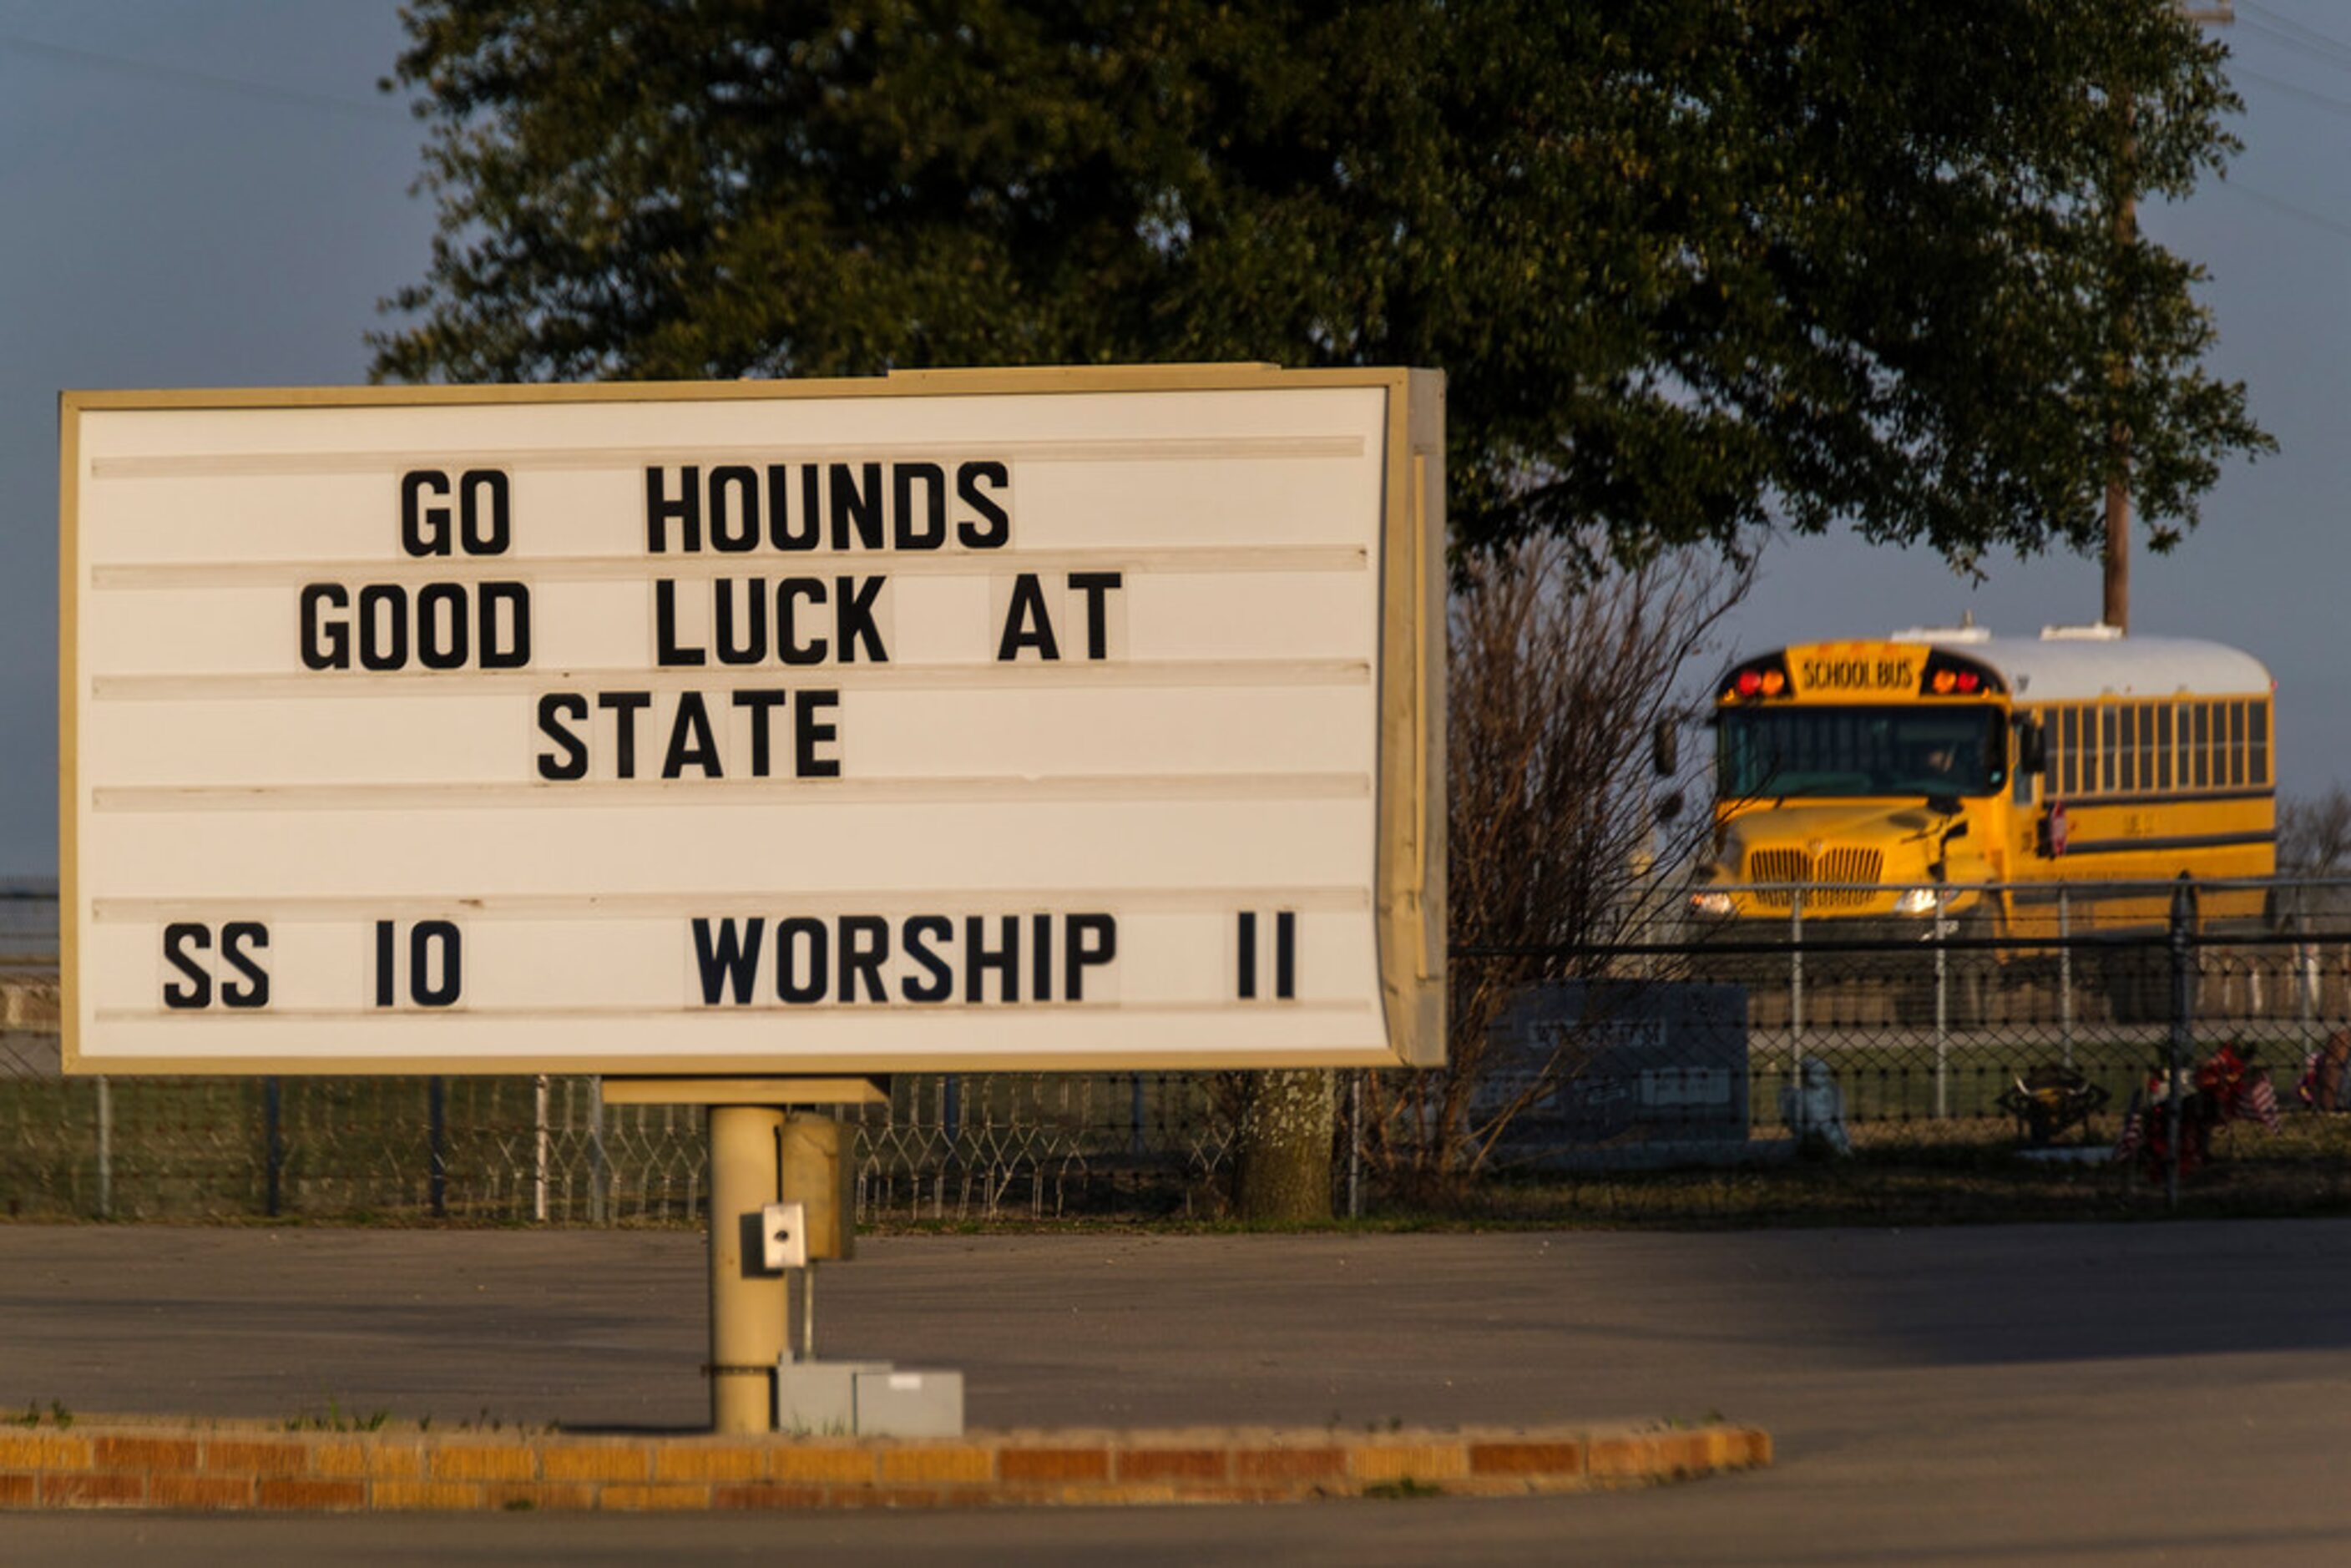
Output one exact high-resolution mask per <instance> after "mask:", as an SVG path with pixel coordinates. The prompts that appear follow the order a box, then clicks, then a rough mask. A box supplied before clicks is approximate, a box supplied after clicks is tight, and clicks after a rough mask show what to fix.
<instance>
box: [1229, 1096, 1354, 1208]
mask: <svg viewBox="0 0 2351 1568" xmlns="http://www.w3.org/2000/svg"><path fill="white" fill-rule="evenodd" d="M1332 1083H1333V1080H1332V1074H1330V1073H1328V1072H1322V1071H1312V1070H1305V1071H1285V1072H1260V1073H1258V1074H1256V1075H1254V1080H1253V1082H1251V1083H1250V1084H1249V1091H1248V1093H1249V1098H1248V1101H1247V1109H1246V1110H1245V1111H1244V1112H1243V1113H1242V1115H1241V1120H1240V1127H1239V1132H1238V1141H1237V1145H1236V1154H1235V1160H1234V1172H1233V1207H1234V1209H1235V1211H1236V1212H1237V1213H1238V1216H1239V1217H1240V1218H1243V1219H1251V1220H1267V1221H1272V1222H1275V1223H1284V1224H1294V1223H1298V1222H1300V1221H1311V1220H1320V1219H1328V1218H1331V1136H1332V1124H1333V1122H1334V1120H1335V1117H1336V1114H1337V1104H1338V1095H1337V1092H1336V1090H1335V1089H1334V1088H1333V1087H1332Z"/></svg>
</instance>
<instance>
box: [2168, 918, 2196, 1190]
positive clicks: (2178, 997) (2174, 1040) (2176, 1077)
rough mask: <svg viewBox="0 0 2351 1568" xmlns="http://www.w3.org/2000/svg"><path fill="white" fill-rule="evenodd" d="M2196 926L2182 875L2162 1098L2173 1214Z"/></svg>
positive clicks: (2173, 921)
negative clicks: (2168, 1068)
mask: <svg viewBox="0 0 2351 1568" xmlns="http://www.w3.org/2000/svg"><path fill="white" fill-rule="evenodd" d="M2195 925H2196V884H2195V883H2193V882H2191V881H2190V880H2189V876H2188V873H2186V872H2181V873H2179V886H2178V887H2176V888H2175V889H2173V891H2172V894H2171V1051H2170V1057H2171V1071H2170V1073H2169V1075H2168V1077H2169V1082H2168V1085H2167V1088H2168V1093H2167V1094H2166V1095H2165V1096H2164V1117H2165V1125H2166V1126H2167V1127H2168V1128H2169V1129H2170V1134H2171V1135H2170V1137H2169V1138H2168V1140H2167V1142H2166V1145H2165V1150H2164V1166H2163V1199H2164V1204H2165V1206H2166V1207H2168V1208H2170V1209H2172V1210H2174V1211H2177V1210H2178V1209H2179V1122H2180V1109H2181V1107H2180V1091H2181V1089H2182V1087H2183V1082H2182V1081H2183V1080H2184V1079H2185V1078H2186V1076H2187V1067H2188V1057H2189V1030H2188V1019H2189V1009H2190V1008H2191V1007H2192V1006H2193V1005H2194V998H2195V991H2194V987H2193V986H2192V984H2191V983H2190V976H2189V964H2190V963H2191V962H2193V960H2194V957H2195V940H2196V938H2195Z"/></svg>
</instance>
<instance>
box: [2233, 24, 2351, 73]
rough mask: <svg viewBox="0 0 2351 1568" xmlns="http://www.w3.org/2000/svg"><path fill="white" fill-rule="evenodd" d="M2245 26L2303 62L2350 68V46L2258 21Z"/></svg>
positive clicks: (2343, 68)
mask: <svg viewBox="0 0 2351 1568" xmlns="http://www.w3.org/2000/svg"><path fill="white" fill-rule="evenodd" d="M2245 28H2246V30H2247V31H2248V32H2251V33H2252V34H2254V35H2255V36H2257V37H2263V38H2266V39H2268V40H2269V41H2270V42H2272V43H2273V44H2276V45H2278V46H2279V47H2281V48H2284V49H2288V50H2291V51H2292V52H2293V54H2294V57H2295V58H2296V59H2298V60H2301V61H2303V62H2304V63H2305V64H2309V65H2314V66H2323V67H2325V68H2326V69H2328V70H2336V71H2340V70H2351V47H2346V46H2344V45H2340V44H2332V43H2328V42H2326V41H2325V40H2324V39H2319V38H2304V37H2299V36H2298V35H2296V34H2293V33H2289V32H2285V31H2283V29H2281V28H2277V27H2271V26H2263V25H2262V23H2260V22H2258V21H2252V20H2248V21H2247V22H2246V23H2245Z"/></svg>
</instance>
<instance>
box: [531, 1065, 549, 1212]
mask: <svg viewBox="0 0 2351 1568" xmlns="http://www.w3.org/2000/svg"><path fill="white" fill-rule="evenodd" d="M530 1119H531V1143H532V1148H531V1178H530V1217H531V1218H532V1219H534V1220H536V1221H537V1222H538V1223H539V1224H541V1225H544V1224H546V1223H547V1154H548V1147H547V1145H548V1135H547V1074H546V1073H544V1072H542V1073H540V1074H539V1075H538V1077H537V1078H536V1079H534V1080H532V1082H531V1091H530Z"/></svg>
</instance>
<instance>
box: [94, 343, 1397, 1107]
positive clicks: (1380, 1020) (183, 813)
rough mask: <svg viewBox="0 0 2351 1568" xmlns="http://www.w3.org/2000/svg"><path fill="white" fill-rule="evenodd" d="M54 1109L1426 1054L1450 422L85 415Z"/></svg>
mask: <svg viewBox="0 0 2351 1568" xmlns="http://www.w3.org/2000/svg"><path fill="white" fill-rule="evenodd" d="M62 423H63V438H62V439H63V455H62V465H63V469H62V489H63V497H64V503H63V511H64V539H63V550H62V558H63V559H62V577H63V594H64V613H63V616H62V624H63V660H62V664H63V692H62V722H63V727H64V747H63V756H64V759H65V763H64V765H65V777H64V784H63V790H62V801H61V810H62V816H63V829H64V837H65V851H64V856H63V861H64V873H65V875H64V882H65V910H64V915H65V919H64V926H65V983H66V1036H65V1041H66V1061H67V1064H68V1070H69V1071H108V1072H136V1071H153V1072H174V1073H177V1072H428V1071H429V1072H516V1071H524V1072H538V1071H598V1072H618V1073H630V1072H639V1073H672V1074H693V1073H727V1074H742V1073H747V1072H752V1073H801V1072H841V1071H851V1072H859V1071H862V1072H881V1071H893V1070H899V1071H911V1070H950V1069H981V1068H996V1069H1003V1068H1023V1069H1075V1068H1117V1067H1141V1066H1168V1067H1179V1066H1275V1065H1326V1066H1342V1065H1350V1064H1388V1063H1395V1062H1399V1061H1432V1060H1436V1059H1437V1058H1438V1057H1440V1056H1441V1052H1442V1040H1441V1025H1440V1021H1439V1020H1440V1018H1441V1011H1442V1007H1441V1000H1440V998H1441V993H1442V980H1443V972H1444V946H1443V909H1444V900H1443V886H1444V873H1443V861H1442V854H1443V839H1444V828H1443V820H1442V814H1441V813H1442V808H1441V795H1442V779H1443V753H1442V745H1443V730H1444V716H1443V706H1442V705H1443V695H1442V692H1443V682H1442V661H1443V647H1444V632H1443V622H1442V619H1441V616H1442V593H1443V575H1444V573H1443V562H1442V555H1441V551H1442V540H1443V534H1444V518H1443V493H1442V483H1443V480H1442V476H1443V472H1444V461H1443V432H1442V412H1441V382H1439V380H1438V378H1437V377H1436V376H1433V375H1430V374H1427V373H1425V372H1407V371H1332V372H1280V371H1271V370H1267V369H1261V368H1256V367H1202V368H1180V367H1168V368H1159V369H1133V370H1123V371H1120V370H1113V371H1006V372H977V371H974V372H945V373H938V374H929V375H918V376H898V377H892V378H888V379H886V380H882V381H875V382H821V383H799V384H794V383H772V382H771V383H754V382H741V383H724V384H691V385H626V384H611V385H599V386H573V387H498V388H409V389H376V390H359V389H339V390H331V391H312V392H158V393H68V394H67V396H66V397H65V399H64V402H63V422H62Z"/></svg>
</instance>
